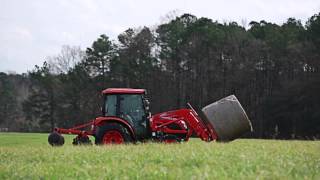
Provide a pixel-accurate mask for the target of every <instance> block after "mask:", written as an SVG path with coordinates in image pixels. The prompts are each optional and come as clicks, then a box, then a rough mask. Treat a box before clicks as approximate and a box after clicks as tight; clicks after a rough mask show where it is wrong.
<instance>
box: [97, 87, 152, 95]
mask: <svg viewBox="0 0 320 180" xmlns="http://www.w3.org/2000/svg"><path fill="white" fill-rule="evenodd" d="M145 91H146V90H144V89H132V88H108V89H105V90H103V91H102V94H144V93H145Z"/></svg>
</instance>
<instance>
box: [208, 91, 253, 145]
mask: <svg viewBox="0 0 320 180" xmlns="http://www.w3.org/2000/svg"><path fill="white" fill-rule="evenodd" d="M202 112H203V114H204V116H205V118H206V119H207V121H208V122H209V123H210V124H211V125H212V126H213V127H214V129H215V131H216V133H217V135H218V139H217V141H232V140H234V139H236V138H239V137H240V136H241V135H243V134H244V133H246V132H248V131H252V125H251V122H250V120H249V118H248V116H247V114H246V112H245V111H244V109H243V108H242V106H241V104H240V103H239V101H238V99H237V98H236V96H234V95H230V96H228V97H225V98H223V99H220V100H219V101H216V102H214V103H212V104H209V105H207V106H206V107H204V108H202Z"/></svg>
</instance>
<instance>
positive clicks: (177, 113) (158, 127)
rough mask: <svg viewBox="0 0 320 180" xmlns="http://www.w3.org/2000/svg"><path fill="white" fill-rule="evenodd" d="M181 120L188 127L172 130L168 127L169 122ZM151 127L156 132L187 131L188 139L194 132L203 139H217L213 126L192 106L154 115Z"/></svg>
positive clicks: (173, 132)
mask: <svg viewBox="0 0 320 180" xmlns="http://www.w3.org/2000/svg"><path fill="white" fill-rule="evenodd" d="M179 122H180V123H181V124H183V123H186V124H187V129H186V130H183V129H182V130H172V129H170V128H168V125H169V124H172V123H179ZM151 129H152V131H154V132H159V131H161V132H164V133H167V134H175V133H186V139H189V137H191V135H192V134H193V133H194V134H196V135H197V136H198V137H199V138H200V139H201V140H203V141H207V142H209V141H213V140H215V139H217V134H216V132H215V131H214V129H213V127H212V126H211V125H210V124H208V123H205V121H203V120H202V119H201V118H200V117H199V115H198V114H197V113H196V111H195V110H194V109H193V108H192V107H191V108H190V109H179V110H174V111H168V112H164V113H159V114H156V115H154V116H152V118H151Z"/></svg>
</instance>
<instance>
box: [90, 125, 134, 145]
mask: <svg viewBox="0 0 320 180" xmlns="http://www.w3.org/2000/svg"><path fill="white" fill-rule="evenodd" d="M130 142H132V137H131V135H130V133H129V132H128V130H127V129H126V128H125V127H123V126H122V125H121V124H119V123H107V124H105V125H103V126H101V127H99V128H98V129H97V132H96V141H95V143H96V144H123V143H130Z"/></svg>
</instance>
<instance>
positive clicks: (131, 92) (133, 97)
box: [102, 88, 149, 139]
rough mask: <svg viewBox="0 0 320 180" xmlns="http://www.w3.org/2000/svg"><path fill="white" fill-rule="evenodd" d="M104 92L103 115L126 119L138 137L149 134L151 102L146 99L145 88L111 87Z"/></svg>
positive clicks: (142, 137)
mask: <svg viewBox="0 0 320 180" xmlns="http://www.w3.org/2000/svg"><path fill="white" fill-rule="evenodd" d="M102 93H103V94H104V102H103V107H102V114H103V116H105V117H117V118H121V119H123V120H125V121H126V122H128V123H129V124H130V125H131V126H132V127H133V129H134V131H135V134H136V137H137V138H138V139H144V138H145V137H147V136H148V130H147V129H149V128H148V126H149V120H148V116H149V112H148V110H149V107H148V106H149V103H148V101H147V100H146V99H145V94H146V91H145V90H144V89H130V88H109V89H106V90H104V91H103V92H102Z"/></svg>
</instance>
